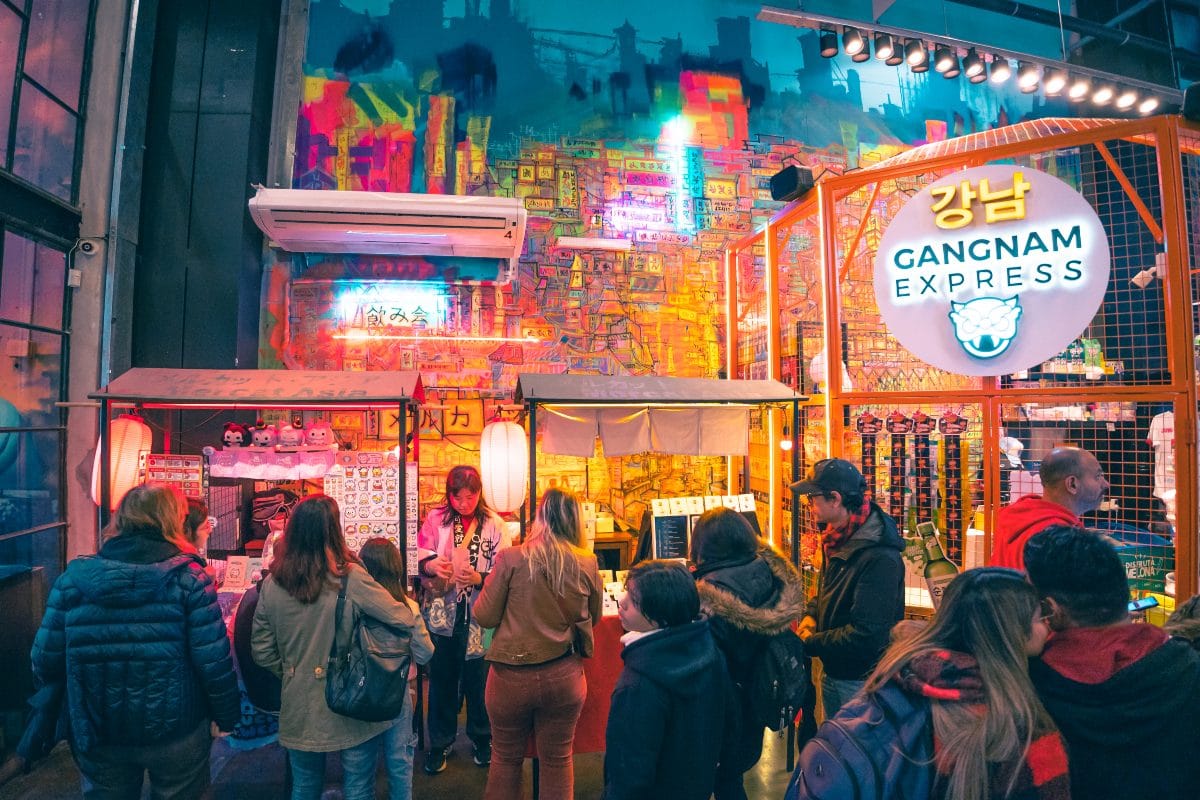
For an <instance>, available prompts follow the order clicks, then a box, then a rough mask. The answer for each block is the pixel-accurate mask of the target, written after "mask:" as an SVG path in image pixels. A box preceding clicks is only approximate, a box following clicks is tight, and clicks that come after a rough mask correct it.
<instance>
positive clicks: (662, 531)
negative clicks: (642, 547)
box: [653, 514, 688, 558]
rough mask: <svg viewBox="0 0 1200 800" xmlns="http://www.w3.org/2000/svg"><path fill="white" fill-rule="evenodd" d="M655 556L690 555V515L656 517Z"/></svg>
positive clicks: (679, 556)
mask: <svg viewBox="0 0 1200 800" xmlns="http://www.w3.org/2000/svg"><path fill="white" fill-rule="evenodd" d="M653 531H654V557H655V558H687V557H688V516H687V514H675V515H671V516H665V517H655V518H654V528H653Z"/></svg>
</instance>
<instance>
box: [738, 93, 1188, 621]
mask: <svg viewBox="0 0 1200 800" xmlns="http://www.w3.org/2000/svg"><path fill="white" fill-rule="evenodd" d="M1096 122H1098V123H1101V124H1094V125H1089V126H1081V127H1080V129H1077V130H1070V131H1066V132H1062V133H1055V134H1050V135H1044V136H1041V137H1040V138H1034V139H1025V140H1021V141H1008V142H1004V143H1001V144H995V145H992V146H988V147H981V148H979V149H975V150H971V151H967V152H959V153H952V154H944V155H938V156H935V157H931V158H928V159H924V160H916V159H909V160H902V161H901V163H896V164H889V162H887V161H885V162H883V163H882V164H879V165H876V166H872V167H868V168H866V169H862V170H856V171H853V172H849V173H846V174H843V175H832V174H828V175H827V176H826V177H825V179H824V180H822V181H821V182H820V183H818V184H817V186H816V187H815V189H814V190H813V191H810V192H808V193H807V194H806V195H805V196H804V197H802V198H800V199H799V200H797V201H795V202H793V203H792V204H790V205H789V206H787V207H785V208H784V209H782V210H781V211H780V212H779V213H777V214H776V215H774V216H773V217H772V218H771V219H770V220H769V221H768V222H767V224H766V225H765V226H764V227H763V228H761V229H759V230H758V231H755V232H753V233H751V234H748V235H747V236H745V237H743V238H742V239H740V240H738V241H736V242H734V243H732V244H731V245H729V246H728V248H727V249H726V254H725V268H726V287H727V297H726V306H727V315H728V316H727V331H726V342H727V350H726V352H727V369H728V374H729V375H730V376H733V375H735V374H736V369H735V367H736V361H737V345H738V330H737V313H736V312H737V281H736V271H737V260H738V256H739V254H741V253H742V252H743V251H746V250H748V249H750V248H752V247H754V246H755V245H759V244H762V245H764V248H765V253H766V260H767V263H766V271H767V274H768V275H777V274H778V271H779V259H778V254H777V253H776V252H775V248H774V247H772V246H771V244H768V243H773V242H774V241H775V237H776V235H777V232H778V231H779V230H780V229H782V228H787V227H789V226H790V225H792V224H793V223H795V222H798V221H800V220H803V219H811V218H812V217H813V216H814V215H815V216H816V217H817V218H818V227H819V231H820V248H819V253H818V259H819V262H820V265H821V292H822V302H821V308H822V310H823V316H822V320H821V324H822V333H823V336H824V347H825V356H826V365H827V369H828V372H829V376H830V379H829V380H827V381H826V383H825V391H824V394H823V395H822V396H820V397H819V398H814V399H813V401H811V403H806V404H817V405H820V406H822V407H823V408H824V410H825V414H826V423H827V424H826V441H825V449H826V453H827V454H828V455H830V456H841V455H843V446H842V440H843V423H842V418H843V410H844V409H846V408H847V407H849V406H851V405H855V404H867V403H878V402H881V401H884V402H888V403H896V404H910V403H920V404H930V405H949V404H955V403H972V404H977V405H979V406H980V407H981V409H982V415H983V425H984V429H985V430H998V429H999V428H1000V426H1001V420H1000V409H1001V406H1002V405H1003V404H1005V403H1020V402H1031V401H1035V400H1036V401H1039V402H1061V403H1079V402H1083V401H1085V400H1089V399H1095V398H1096V396H1097V395H1098V394H1102V395H1103V396H1105V397H1107V398H1116V399H1119V400H1122V401H1141V402H1166V401H1170V402H1172V404H1173V407H1174V408H1176V409H1177V411H1178V412H1182V413H1176V415H1175V419H1176V435H1175V453H1174V458H1175V470H1176V486H1177V492H1178V494H1177V498H1176V507H1177V518H1176V535H1175V548H1176V551H1175V561H1176V596H1177V597H1189V596H1191V595H1193V594H1195V593H1196V592H1197V590H1198V589H1200V575H1198V572H1200V546H1198V542H1197V539H1198V531H1200V510H1198V508H1197V504H1198V502H1200V496H1198V495H1200V492H1198V491H1197V478H1198V475H1197V472H1198V466H1197V457H1198V454H1197V435H1198V431H1197V423H1196V410H1197V387H1196V382H1195V380H1194V377H1193V376H1194V366H1193V364H1192V343H1193V341H1194V336H1195V330H1194V327H1195V326H1194V325H1193V319H1192V313H1191V309H1192V305H1191V304H1192V301H1193V298H1192V290H1191V284H1190V276H1191V273H1192V269H1191V265H1190V264H1189V263H1188V231H1187V218H1186V210H1185V200H1186V198H1185V185H1184V181H1183V174H1182V157H1183V149H1182V147H1181V143H1180V139H1181V136H1180V134H1181V132H1185V131H1186V132H1187V133H1189V134H1191V135H1194V136H1200V125H1198V124H1196V123H1192V122H1188V121H1186V120H1184V119H1183V118H1182V117H1179V116H1158V117H1149V118H1144V119H1134V120H1103V121H1096ZM991 133H995V132H994V131H993V132H991ZM1114 139H1126V140H1131V141H1141V142H1142V143H1147V144H1151V145H1152V146H1153V147H1154V151H1155V157H1156V160H1157V168H1158V175H1159V179H1160V184H1161V191H1162V204H1163V219H1162V224H1161V228H1159V227H1158V225H1157V223H1156V222H1155V220H1154V219H1153V217H1152V215H1151V214H1150V212H1149V211H1148V210H1147V209H1146V206H1145V203H1144V202H1143V201H1142V200H1141V198H1139V197H1137V195H1136V193H1135V192H1134V191H1133V187H1132V186H1131V184H1130V183H1129V181H1128V179H1127V178H1125V176H1124V174H1123V173H1122V172H1121V171H1120V169H1119V168H1118V169H1117V170H1116V171H1115V172H1114V175H1115V176H1116V178H1117V180H1118V182H1119V183H1120V184H1121V186H1122V188H1123V189H1124V191H1125V192H1126V194H1127V196H1128V197H1129V199H1130V200H1131V202H1132V203H1133V205H1134V206H1135V208H1136V209H1137V210H1138V213H1139V215H1140V217H1141V219H1142V221H1143V223H1144V224H1146V225H1147V228H1148V229H1149V230H1150V232H1151V234H1152V235H1153V236H1154V237H1155V239H1156V240H1158V241H1163V242H1164V243H1165V245H1166V248H1165V249H1166V269H1167V275H1166V276H1164V278H1163V283H1164V296H1163V299H1164V314H1165V317H1166V319H1167V320H1168V323H1169V324H1168V329H1169V330H1168V332H1167V335H1166V346H1167V366H1168V369H1169V371H1170V375H1171V380H1170V382H1169V383H1166V384H1160V385H1154V386H1116V387H1105V388H1104V389H1103V391H1102V392H1098V391H1097V390H1096V389H1093V388H1089V387H1055V388H1048V389H1041V388H1037V389H1028V388H1021V389H1014V388H1001V387H1000V384H999V381H998V379H996V378H994V377H991V378H983V379H982V381H981V386H980V388H978V389H966V390H956V391H936V390H919V391H912V392H863V391H844V390H843V387H842V384H841V381H840V380H836V379H833V377H832V376H835V375H837V370H838V366H837V365H839V364H840V363H841V352H842V330H841V325H840V324H837V323H838V322H839V321H840V319H841V302H840V296H839V293H838V292H837V291H836V290H834V289H833V287H837V286H839V285H840V281H841V279H842V278H843V277H844V276H843V274H842V270H841V269H839V264H838V258H837V252H836V251H837V248H836V244H835V243H836V241H837V237H836V230H837V228H836V217H835V203H836V202H837V201H838V200H839V199H841V198H842V197H845V196H846V195H848V194H851V193H853V192H856V191H860V190H864V191H865V190H866V188H867V187H868V186H870V185H871V184H872V183H873V184H874V194H873V195H872V197H874V196H876V195H877V193H878V191H879V187H880V186H882V185H883V183H884V182H886V181H889V180H897V179H900V178H905V177H911V176H913V175H918V174H921V173H925V172H930V171H935V170H950V169H954V170H963V169H968V168H971V167H977V166H982V165H984V164H987V163H990V162H993V161H996V160H999V159H1005V158H1013V157H1017V156H1021V155H1025V154H1029V153H1039V152H1047V151H1051V150H1056V149H1065V148H1071V147H1078V146H1088V145H1091V146H1097V145H1099V146H1100V148H1101V150H1100V152H1101V155H1102V157H1103V155H1104V152H1105V150H1106V148H1105V147H1104V142H1106V141H1112V140H1114ZM1189 154H1191V155H1195V154H1196V152H1195V151H1194V150H1189ZM893 160H894V159H893ZM1111 160H1112V159H1111V156H1110V157H1109V158H1106V162H1111ZM1109 166H1110V169H1111V168H1112V166H1113V165H1112V163H1109ZM870 208H871V206H870V205H868V206H867V210H866V211H865V212H864V219H866V218H869V216H870V214H871V211H870ZM859 227H860V233H859V236H861V231H862V230H863V229H864V227H865V226H863V225H861V224H860V226H859ZM1197 235H1200V233H1197ZM857 244H858V242H857V237H856V238H855V240H854V241H853V245H854V246H852V247H850V248H849V249H848V253H847V255H848V256H849V255H853V253H854V251H855V250H856V249H857ZM844 260H845V261H846V262H847V263H848V259H844ZM776 294H777V293H772V297H771V298H770V302H771V303H772V312H773V313H772V314H771V315H770V316H769V318H768V326H769V329H768V333H767V337H768V342H771V341H774V342H776V343H778V341H779V336H780V329H781V324H780V320H779V316H778V309H779V305H778V297H777V296H774V295H776ZM1196 299H1197V300H1200V298H1196ZM773 352H778V348H777V347H776V348H775V350H774V351H773ZM768 368H769V370H771V373H770V374H772V375H773V376H776V375H778V369H779V365H778V358H777V357H775V358H771V363H770V365H769V367H768ZM982 446H983V456H982V464H983V474H984V486H983V508H984V529H985V532H986V538H985V543H984V548H985V552H986V553H987V554H988V555H989V556H990V553H991V549H992V548H991V545H992V531H993V530H994V529H995V521H996V514H997V511H998V510H999V505H1000V504H999V499H1000V474H999V470H998V468H997V467H996V466H995V465H997V464H998V463H999V459H1000V451H999V442H998V439H997V437H995V436H983V437H982ZM792 458H793V462H794V463H795V462H796V461H797V459H798V454H796V453H795V452H794V449H793V454H792Z"/></svg>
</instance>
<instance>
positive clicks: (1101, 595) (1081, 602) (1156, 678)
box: [1025, 525, 1200, 800]
mask: <svg viewBox="0 0 1200 800" xmlns="http://www.w3.org/2000/svg"><path fill="white" fill-rule="evenodd" d="M1025 568H1026V570H1027V571H1028V574H1029V580H1030V581H1031V582H1032V583H1033V586H1034V589H1036V590H1037V593H1038V596H1039V597H1040V598H1041V600H1042V611H1043V613H1045V614H1046V615H1047V616H1046V620H1047V622H1048V623H1049V625H1050V629H1051V631H1052V633H1051V635H1050V638H1049V640H1048V641H1047V643H1046V647H1045V649H1044V650H1043V651H1042V654H1041V657H1040V658H1034V659H1032V660H1031V661H1030V664H1029V677H1030V679H1031V680H1032V681H1033V686H1034V689H1035V690H1036V691H1037V694H1038V697H1039V698H1040V699H1041V701H1042V704H1043V705H1044V706H1045V707H1046V710H1047V711H1048V712H1049V713H1050V717H1051V718H1052V719H1053V720H1054V722H1055V724H1056V725H1057V726H1058V729H1059V731H1060V732H1061V733H1062V736H1063V738H1064V739H1065V740H1066V743H1067V751H1068V752H1069V753H1070V755H1071V759H1070V777H1071V791H1072V793H1073V794H1074V796H1075V797H1086V798H1088V800H1110V798H1111V800H1132V799H1134V798H1158V797H1162V798H1167V797H1171V798H1183V797H1196V792H1197V787H1200V737H1197V736H1196V731H1198V730H1200V654H1198V653H1197V652H1196V651H1195V650H1193V649H1192V647H1191V645H1190V643H1189V642H1187V641H1185V640H1182V639H1172V638H1170V636H1169V635H1168V634H1167V633H1166V632H1165V631H1163V630H1161V629H1160V628H1157V627H1155V626H1153V625H1145V624H1134V623H1133V622H1132V621H1131V619H1130V617H1129V613H1128V611H1127V608H1126V605H1127V603H1128V602H1129V581H1128V579H1127V578H1126V576H1125V567H1124V565H1123V564H1122V563H1121V559H1120V557H1119V556H1118V555H1117V551H1116V549H1115V548H1114V547H1113V545H1112V542H1111V541H1110V540H1109V539H1108V537H1106V536H1102V535H1097V534H1095V533H1090V532H1087V531H1084V530H1082V529H1079V528H1071V527H1067V526H1063V525H1054V526H1051V527H1049V528H1047V529H1046V530H1044V531H1042V532H1041V533H1039V534H1038V535H1036V536H1034V537H1033V538H1032V539H1030V540H1029V543H1028V544H1026V546H1025Z"/></svg>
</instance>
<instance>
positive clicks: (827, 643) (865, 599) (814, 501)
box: [792, 458, 904, 719]
mask: <svg viewBox="0 0 1200 800" xmlns="http://www.w3.org/2000/svg"><path fill="white" fill-rule="evenodd" d="M792 489H794V490H795V491H796V492H797V493H798V494H799V496H800V497H801V498H803V499H805V500H807V502H808V505H809V510H810V512H811V514H812V516H813V518H814V519H815V521H816V523H817V524H818V525H820V526H821V555H822V561H823V566H822V568H821V575H820V579H819V581H818V583H817V596H816V599H815V600H813V601H812V602H811V603H810V604H809V606H808V609H807V611H806V613H805V616H804V619H803V620H801V622H800V636H801V638H803V639H804V641H805V648H806V650H807V651H808V653H809V654H810V655H813V656H816V657H817V658H820V659H821V666H822V668H823V673H824V674H823V676H822V678H821V698H822V703H823V705H824V708H825V718H826V719H828V718H829V717H832V716H833V715H834V714H836V713H837V711H838V709H839V708H841V707H842V705H843V704H844V703H845V702H846V701H847V700H849V699H850V698H851V697H852V696H853V695H854V693H855V692H857V691H858V690H859V689H861V688H862V685H863V681H864V680H865V679H866V677H867V675H868V674H870V672H871V669H872V668H873V667H874V666H875V662H876V661H878V660H879V656H880V655H881V654H882V653H883V651H884V649H885V648H886V647H887V645H888V638H889V635H890V633H891V630H892V626H894V625H895V624H896V623H897V622H899V621H900V620H901V619H903V617H904V563H903V561H901V558H900V553H901V551H902V550H903V549H904V542H903V540H902V539H901V538H900V534H899V533H898V532H897V531H896V523H895V522H893V521H892V518H891V517H889V516H888V515H887V514H885V513H883V509H881V508H880V507H879V506H877V505H875V504H874V503H873V502H871V501H870V499H868V498H867V496H866V491H867V482H866V481H865V480H864V479H863V476H862V473H861V472H859V471H858V470H857V469H856V468H855V466H854V465H853V464H851V463H850V462H849V461H845V460H843V459H840V458H826V459H823V460H821V461H818V462H817V463H816V464H814V465H813V468H812V470H811V471H810V472H809V474H808V476H807V477H806V478H805V479H804V480H802V481H798V482H796V483H794V484H792Z"/></svg>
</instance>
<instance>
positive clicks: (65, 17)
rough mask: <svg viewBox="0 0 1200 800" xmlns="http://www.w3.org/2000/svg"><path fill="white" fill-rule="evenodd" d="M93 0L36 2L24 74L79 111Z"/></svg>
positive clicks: (26, 50)
mask: <svg viewBox="0 0 1200 800" xmlns="http://www.w3.org/2000/svg"><path fill="white" fill-rule="evenodd" d="M89 2H90V0H35V2H34V4H33V14H32V15H31V16H30V17H29V40H28V42H27V43H26V45H25V74H26V75H28V76H29V77H31V78H33V79H34V80H35V81H37V82H38V83H40V84H41V85H42V86H44V87H46V89H47V90H49V91H50V93H51V94H53V95H54V96H55V97H57V98H58V99H59V100H61V101H63V102H64V103H66V104H67V105H68V106H70V107H71V108H73V109H75V110H79V86H80V83H82V76H83V50H84V46H85V45H86V44H87V42H86V38H87V19H88V3H89Z"/></svg>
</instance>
